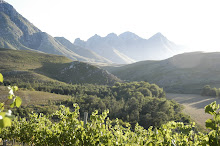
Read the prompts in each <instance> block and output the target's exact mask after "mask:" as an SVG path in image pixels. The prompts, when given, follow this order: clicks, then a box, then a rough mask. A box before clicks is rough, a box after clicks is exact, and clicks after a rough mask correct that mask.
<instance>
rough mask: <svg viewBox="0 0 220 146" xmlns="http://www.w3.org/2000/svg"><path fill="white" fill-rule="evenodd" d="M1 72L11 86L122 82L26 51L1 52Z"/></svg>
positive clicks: (97, 70) (62, 59) (88, 67)
mask: <svg viewBox="0 0 220 146" xmlns="http://www.w3.org/2000/svg"><path fill="white" fill-rule="evenodd" d="M0 62H1V64H0V72H1V73H3V75H4V77H5V81H11V82H16V81H17V82H18V81H23V82H59V81H61V82H66V83H72V84H76V83H77V84H80V83H91V84H102V85H106V84H114V83H115V82H118V81H120V80H119V79H118V78H117V77H115V76H113V75H112V74H110V73H108V72H107V71H105V70H103V69H100V68H98V67H95V66H93V65H90V64H87V63H81V62H77V61H75V62H72V60H70V59H68V58H66V57H63V56H58V55H49V54H44V53H36V52H33V51H24V50H8V49H0Z"/></svg>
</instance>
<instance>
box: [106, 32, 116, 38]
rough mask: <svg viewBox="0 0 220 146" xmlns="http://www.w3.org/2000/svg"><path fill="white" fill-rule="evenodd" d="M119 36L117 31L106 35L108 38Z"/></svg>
mask: <svg viewBox="0 0 220 146" xmlns="http://www.w3.org/2000/svg"><path fill="white" fill-rule="evenodd" d="M117 37H118V36H117V34H115V33H110V34H108V35H107V36H106V38H117Z"/></svg>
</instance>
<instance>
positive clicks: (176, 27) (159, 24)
mask: <svg viewBox="0 0 220 146" xmlns="http://www.w3.org/2000/svg"><path fill="white" fill-rule="evenodd" d="M5 1H7V2H8V3H10V4H12V5H13V6H14V8H15V9H16V10H17V11H18V12H19V13H20V14H22V15H23V16H24V17H25V18H27V19H28V20H29V21H30V22H32V23H33V24H34V25H35V26H37V27H38V28H39V29H41V30H42V31H45V32H47V33H49V34H50V35H52V36H54V37H55V36H64V37H66V38H67V39H69V40H70V41H71V42H74V40H75V38H78V37H79V38H81V39H83V40H87V39H88V38H89V37H91V36H93V35H94V34H98V35H100V36H106V35H107V34H108V33H111V32H114V33H116V34H120V33H123V32H125V31H131V32H134V33H136V34H137V35H139V36H140V37H143V38H146V39H147V38H149V37H150V36H152V35H153V34H155V33H157V32H161V33H162V34H163V35H164V36H166V37H167V38H168V39H169V40H171V41H173V42H175V43H176V44H181V45H186V46H189V47H190V48H191V49H192V50H206V51H220V19H219V18H220V8H219V7H220V1H219V0H5Z"/></svg>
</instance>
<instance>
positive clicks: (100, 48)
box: [74, 32, 185, 64]
mask: <svg viewBox="0 0 220 146" xmlns="http://www.w3.org/2000/svg"><path fill="white" fill-rule="evenodd" d="M74 44H75V45H77V46H81V47H84V48H87V49H91V50H92V51H94V52H96V53H97V54H99V55H100V56H103V57H105V58H107V59H108V60H111V61H112V62H115V63H119V64H127V63H133V62H136V61H141V60H162V59H166V58H169V57H172V56H173V55H176V54H179V53H183V52H184V51H185V48H184V47H183V46H178V45H176V44H175V43H173V42H171V41H169V40H168V39H167V38H166V37H165V36H163V35H162V34H161V33H157V34H155V35H153V36H152V37H150V38H149V39H143V38H141V37H139V36H138V35H136V34H134V33H132V32H124V33H122V34H120V35H116V34H114V33H110V34H108V35H107V36H106V37H101V36H98V35H94V36H93V37H91V38H89V39H88V40H87V41H83V40H81V39H80V38H78V39H76V40H75V42H74Z"/></svg>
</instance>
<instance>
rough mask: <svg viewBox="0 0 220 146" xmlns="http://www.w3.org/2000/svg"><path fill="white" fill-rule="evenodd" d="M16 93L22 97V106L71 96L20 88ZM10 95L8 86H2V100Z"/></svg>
mask: <svg viewBox="0 0 220 146" xmlns="http://www.w3.org/2000/svg"><path fill="white" fill-rule="evenodd" d="M15 95H17V96H19V97H21V99H22V106H26V105H47V104H48V102H49V101H52V102H53V101H62V100H66V99H68V98H70V96H67V95H59V94H54V93H48V92H42V91H25V90H19V91H18V92H16V93H15ZM7 96H8V90H7V88H6V87H2V86H1V87H0V101H5V100H6V99H7Z"/></svg>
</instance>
